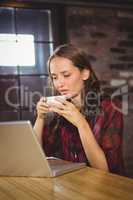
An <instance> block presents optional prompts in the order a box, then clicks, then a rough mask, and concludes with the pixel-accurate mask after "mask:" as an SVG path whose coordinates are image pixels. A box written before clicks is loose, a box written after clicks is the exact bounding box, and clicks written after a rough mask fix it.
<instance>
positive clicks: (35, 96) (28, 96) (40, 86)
mask: <svg viewBox="0 0 133 200" xmlns="http://www.w3.org/2000/svg"><path fill="white" fill-rule="evenodd" d="M20 82H21V107H22V108H23V109H29V111H32V109H33V108H35V107H36V103H37V101H38V100H39V99H40V98H41V97H42V96H47V95H49V93H50V88H49V87H48V77H47V76H21V77H20Z"/></svg>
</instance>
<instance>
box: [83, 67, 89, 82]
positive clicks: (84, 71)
mask: <svg viewBox="0 0 133 200" xmlns="http://www.w3.org/2000/svg"><path fill="white" fill-rule="evenodd" d="M89 77H90V70H88V69H83V71H82V79H83V80H84V81H85V80H87V79H88V78H89Z"/></svg>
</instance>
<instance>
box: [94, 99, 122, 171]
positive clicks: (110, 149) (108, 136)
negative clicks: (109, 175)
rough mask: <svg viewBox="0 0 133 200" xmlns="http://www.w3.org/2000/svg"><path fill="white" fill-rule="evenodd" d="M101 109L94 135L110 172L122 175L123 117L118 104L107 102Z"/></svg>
mask: <svg viewBox="0 0 133 200" xmlns="http://www.w3.org/2000/svg"><path fill="white" fill-rule="evenodd" d="M102 107H103V114H101V115H100V116H99V117H98V119H97V123H96V127H97V128H95V127H94V131H95V133H94V134H95V135H96V139H97V140H98V142H99V145H100V146H101V148H102V149H103V151H104V153H105V156H106V159H107V163H108V167H109V170H110V172H113V173H118V174H122V173H123V156H122V143H123V139H122V135H123V115H122V113H121V112H120V105H119V104H118V103H115V104H114V103H113V102H109V101H107V102H103V104H102Z"/></svg>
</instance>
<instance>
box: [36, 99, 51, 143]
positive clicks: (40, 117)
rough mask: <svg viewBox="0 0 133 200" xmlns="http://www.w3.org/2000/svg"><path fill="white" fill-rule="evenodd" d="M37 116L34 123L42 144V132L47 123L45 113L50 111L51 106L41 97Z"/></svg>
mask: <svg viewBox="0 0 133 200" xmlns="http://www.w3.org/2000/svg"><path fill="white" fill-rule="evenodd" d="M36 108H37V118H36V121H35V124H34V130H35V134H36V137H37V139H38V141H39V143H40V144H41V145H42V133H43V127H44V125H45V114H46V113H47V112H48V111H49V106H48V105H47V104H46V103H45V102H44V98H41V99H40V101H39V102H38V103H37V107H36Z"/></svg>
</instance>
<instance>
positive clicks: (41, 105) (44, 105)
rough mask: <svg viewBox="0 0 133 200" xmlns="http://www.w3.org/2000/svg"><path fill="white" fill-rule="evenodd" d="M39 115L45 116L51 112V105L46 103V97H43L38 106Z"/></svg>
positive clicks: (39, 116)
mask: <svg viewBox="0 0 133 200" xmlns="http://www.w3.org/2000/svg"><path fill="white" fill-rule="evenodd" d="M36 110H37V117H38V118H42V119H43V118H44V117H45V114H46V113H48V112H49V105H48V104H47V103H46V98H45V97H41V98H40V100H39V101H38V102H37V106H36Z"/></svg>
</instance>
